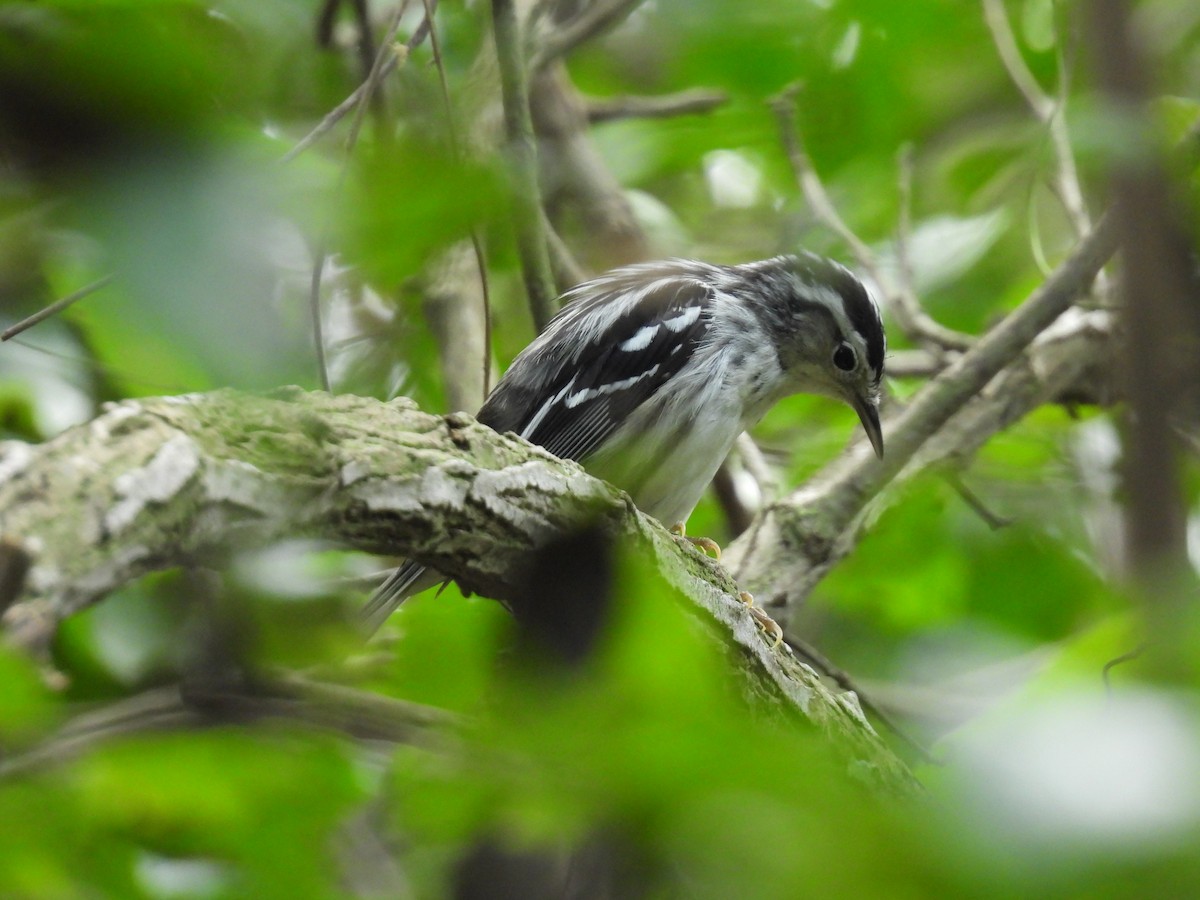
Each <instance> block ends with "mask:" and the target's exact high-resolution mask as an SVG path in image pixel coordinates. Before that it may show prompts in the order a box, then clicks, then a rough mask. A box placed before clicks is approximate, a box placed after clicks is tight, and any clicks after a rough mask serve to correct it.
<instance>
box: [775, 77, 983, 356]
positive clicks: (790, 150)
mask: <svg viewBox="0 0 1200 900" xmlns="http://www.w3.org/2000/svg"><path fill="white" fill-rule="evenodd" d="M800 90H801V86H800V85H798V84H795V85H791V86H790V87H787V88H785V89H784V90H783V91H781V92H780V93H779V94H778V95H777V96H775V97H772V98H771V100H770V101H769V103H770V106H771V110H772V111H773V112H774V113H775V117H776V119H777V120H778V122H779V135H780V140H781V141H782V142H783V147H784V151H785V152H786V153H787V157H788V161H789V162H790V163H791V166H792V171H793V173H794V174H795V177H796V181H797V183H798V184H799V186H800V190H801V192H802V193H803V194H804V198H805V200H806V201H807V202H808V205H809V207H810V208H811V209H812V211H813V214H814V215H815V216H816V217H817V218H818V219H819V220H820V221H821V222H823V223H824V224H825V226H826V227H827V228H829V229H830V230H831V231H833V232H834V233H835V234H836V235H838V237H840V238H841V239H842V240H843V241H844V242H845V244H846V246H847V247H849V248H850V252H851V253H853V254H854V258H855V259H856V260H857V261H858V265H859V266H860V267H861V268H862V270H863V271H864V272H865V273H866V274H867V276H868V277H869V278H870V279H871V280H872V281H874V282H875V284H877V285H879V288H880V290H883V291H886V292H887V294H888V300H889V301H890V304H889V305H890V306H891V308H892V311H893V312H894V313H895V314H896V320H897V322H898V323H899V324H900V327H901V328H902V329H903V330H904V332H905V333H906V334H908V335H909V336H910V337H912V338H913V339H914V340H917V341H920V342H921V343H923V344H926V345H931V346H933V347H937V348H940V349H944V350H966V349H968V348H969V347H971V346H972V345H973V344H974V343H975V340H974V338H972V337H971V336H970V335H966V334H962V333H961V332H958V331H954V330H953V329H950V328H946V327H945V326H944V325H941V324H939V323H938V322H936V321H934V320H933V319H932V318H931V317H930V316H929V315H928V314H927V313H926V312H925V311H924V310H923V309H922V308H921V304H920V302H919V301H918V300H917V297H916V295H915V294H914V293H913V291H912V286H911V279H908V278H902V279H901V284H899V285H891V284H890V280H889V279H885V278H884V275H883V270H882V268H881V267H880V265H879V260H878V259H877V258H876V256H875V253H874V252H873V251H872V250H871V248H870V247H868V246H867V245H866V243H865V242H864V241H863V240H862V239H861V238H860V237H859V236H858V235H857V234H855V233H854V232H853V231H852V230H851V229H850V227H849V226H848V225H847V224H846V223H845V221H843V219H842V217H841V216H840V215H839V214H838V211H837V208H836V207H835V206H834V205H833V201H832V200H831V199H830V198H829V194H828V193H826V191H825V185H824V184H823V183H822V182H821V179H820V177H819V176H818V175H817V172H816V170H815V169H814V168H813V164H812V160H811V159H809V156H808V153H807V152H806V151H805V149H804V144H803V142H802V141H801V139H800V134H799V129H798V127H797V123H796V96H797V94H799V92H800Z"/></svg>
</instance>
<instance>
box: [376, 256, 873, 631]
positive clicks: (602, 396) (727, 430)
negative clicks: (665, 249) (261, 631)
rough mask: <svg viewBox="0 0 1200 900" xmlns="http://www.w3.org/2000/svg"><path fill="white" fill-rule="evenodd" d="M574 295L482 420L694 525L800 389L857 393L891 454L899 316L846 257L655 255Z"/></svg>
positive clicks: (415, 570)
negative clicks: (748, 443) (749, 259)
mask: <svg viewBox="0 0 1200 900" xmlns="http://www.w3.org/2000/svg"><path fill="white" fill-rule="evenodd" d="M563 302H564V306H563V308H562V310H561V311H560V312H559V313H558V315H557V316H555V318H554V319H553V320H552V321H551V322H550V324H549V325H548V326H547V328H546V330H545V331H544V332H542V334H541V335H539V336H538V337H537V339H536V340H534V341H533V343H531V344H530V345H529V346H528V347H526V348H525V350H523V351H522V352H521V354H520V355H519V356H517V358H516V359H515V360H514V361H513V363H512V365H511V366H510V367H509V370H508V371H507V372H506V373H505V375H504V377H503V378H502V379H501V380H500V382H499V384H497V385H496V389H495V390H494V391H493V392H492V395H491V396H490V397H488V399H487V402H485V403H484V404H483V408H482V409H480V411H479V415H478V416H477V418H478V420H479V421H480V422H482V423H483V424H485V425H488V426H490V427H492V428H494V429H495V430H496V431H499V432H514V433H516V434H519V435H520V436H521V437H523V438H525V439H526V440H528V441H530V442H531V443H534V444H539V445H540V446H542V447H545V448H546V449H547V450H549V451H550V452H551V453H553V454H555V455H556V456H560V457H563V458H566V459H575V460H578V461H580V462H581V463H583V465H584V466H585V467H586V468H587V469H588V470H589V471H590V472H591V473H592V474H594V475H597V476H598V477H600V478H603V479H605V480H606V481H609V482H611V483H612V484H614V485H616V486H617V487H619V488H622V489H623V490H625V491H627V492H628V493H629V494H630V496H632V497H633V500H634V502H635V503H636V504H637V506H638V507H639V508H640V509H642V510H643V511H644V512H647V513H649V514H650V515H652V516H654V517H655V518H657V519H659V520H660V521H661V522H663V523H665V524H667V525H671V524H674V523H676V522H682V521H684V520H686V518H687V516H688V515H689V514H690V513H691V511H692V508H693V507H694V506H695V505H696V503H697V502H698V501H699V499H700V496H701V494H702V493H703V492H704V489H705V488H706V487H707V485H708V483H709V482H710V481H711V480H712V477H713V475H714V474H715V473H716V470H717V468H718V467H719V466H720V464H721V462H722V461H723V460H724V459H725V456H726V455H727V454H728V453H729V450H730V448H731V447H732V446H733V443H734V441H735V440H736V439H737V436H738V435H739V434H740V433H741V432H742V431H745V430H746V429H747V428H749V427H751V426H752V425H754V424H755V423H756V422H757V421H758V420H759V419H760V418H762V416H763V414H764V413H766V411H767V410H768V409H770V408H771V406H772V405H773V404H774V403H775V402H776V401H778V400H779V399H781V398H782V397H785V396H787V395H789V394H794V393H801V392H807V393H815V394H824V395H826V396H830V397H834V398H836V399H839V400H843V401H845V402H846V403H849V404H850V405H851V406H852V407H853V408H854V409H855V410H856V411H857V412H858V414H859V417H860V419H861V420H862V423H863V426H864V428H865V429H866V432H867V434H868V436H869V437H870V439H871V443H872V445H873V446H874V448H875V451H876V453H878V454H880V455H882V453H883V440H882V436H881V433H880V428H879V413H878V404H879V383H880V379H881V378H882V377H883V359H884V351H885V338H884V332H883V324H882V322H881V320H880V317H879V309H878V307H877V306H876V304H875V302H874V300H872V299H871V297H870V295H869V294H868V292H867V291H866V289H865V288H864V287H863V285H862V284H861V282H859V281H858V279H857V278H855V277H854V276H853V275H851V274H850V272H849V271H847V270H846V269H845V268H843V267H842V266H840V265H838V264H837V263H834V262H832V261H830V260H827V259H824V258H822V257H819V256H815V255H813V254H807V253H805V254H800V255H797V256H780V257H775V258H773V259H767V260H763V261H761V262H754V263H747V264H745V265H738V266H716V265H709V264H708V263H702V262H694V261H690V260H669V261H666V262H658V263H646V264H642V265H635V266H628V267H625V268H622V269H616V270H614V271H612V272H609V273H608V274H606V275H602V276H600V277H599V278H596V279H594V280H593V281H589V282H586V283H584V284H581V285H579V286H578V287H575V288H573V289H572V290H570V291H569V292H568V293H567V294H566V295H565V296H564V297H563ZM423 576H424V572H423V570H422V568H421V567H420V566H418V565H416V564H412V563H408V564H405V565H403V566H401V567H400V568H399V569H397V570H396V572H394V573H393V574H392V576H391V577H390V578H389V579H388V580H387V581H386V582H385V583H384V585H383V586H382V587H381V588H380V590H379V591H378V592H377V593H376V595H375V596H374V597H373V598H372V600H371V602H370V604H368V607H367V610H366V617H367V619H368V621H369V622H370V623H371V625H372V626H373V627H377V626H378V625H379V624H380V623H382V622H383V620H384V619H386V618H387V616H388V615H390V614H391V612H392V611H393V610H394V609H395V608H396V607H397V606H398V605H399V604H400V603H401V602H402V601H403V600H404V599H405V598H406V597H408V596H410V595H411V594H413V593H416V591H417V590H420V589H423V588H424V587H427V586H429V585H430V584H431V583H435V582H432V581H430V580H429V579H428V578H426V577H423ZM437 580H440V578H439V579H437Z"/></svg>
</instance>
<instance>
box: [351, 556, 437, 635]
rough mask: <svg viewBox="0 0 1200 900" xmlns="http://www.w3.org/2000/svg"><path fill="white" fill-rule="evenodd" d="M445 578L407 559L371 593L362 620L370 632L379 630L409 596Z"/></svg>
mask: <svg viewBox="0 0 1200 900" xmlns="http://www.w3.org/2000/svg"><path fill="white" fill-rule="evenodd" d="M444 580H445V579H444V578H443V577H442V576H440V575H438V574H437V573H436V572H431V571H430V570H429V569H426V568H425V567H424V566H423V565H421V564H420V563H415V562H413V561H412V560H406V561H405V562H403V563H401V564H400V565H399V566H398V567H397V568H396V569H394V570H393V571H392V574H390V575H389V576H388V577H387V579H386V580H385V581H384V582H383V584H381V585H380V586H379V588H378V590H376V591H375V593H374V594H372V595H371V599H370V600H368V601H367V605H366V606H364V607H363V611H362V620H363V623H364V624H365V625H366V627H367V631H368V633H370V634H374V633H375V632H376V631H378V630H379V626H380V625H382V624H383V623H384V622H386V621H387V618H388V616H390V615H391V614H392V613H394V612H395V611H396V610H397V609H398V608H399V606H400V604H401V603H403V602H404V601H405V600H407V599H408V598H409V597H411V596H412V595H413V594H419V593H420V592H421V591H423V590H425V589H426V588H429V587H433V586H434V585H435V584H437V583H438V582H440V581H444Z"/></svg>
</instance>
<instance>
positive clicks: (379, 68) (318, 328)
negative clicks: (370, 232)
mask: <svg viewBox="0 0 1200 900" xmlns="http://www.w3.org/2000/svg"><path fill="white" fill-rule="evenodd" d="M408 4H409V0H404V2H402V3H401V4H400V5H399V6H397V7H396V11H395V12H394V13H392V20H391V22H389V23H388V30H387V34H386V35H385V37H384V39H383V42H382V43H381V44H380V45H379V52H377V53H376V54H375V60H374V62H373V63H372V64H371V71H370V72H369V73H368V74H367V79H366V81H364V82H363V84H362V92H361V93H360V94H359V98H358V103H357V106H356V108H355V111H354V118H353V120H351V122H350V133H349V134H348V135H347V136H346V157H345V159H344V160H343V161H342V167H341V171H340V172H338V180H337V185H336V186H335V187H334V196H339V195H340V194H341V193H342V190H343V188H344V187H345V185H346V174H347V173H348V172H349V170H350V157H351V155H352V154H353V153H354V147H355V145H356V144H357V143H358V135H359V132H360V131H361V130H362V123H363V119H364V118H366V112H367V110H368V109H369V108H370V105H371V98H372V97H373V96H375V91H376V89H377V88H378V87H379V85H380V84H381V83H382V82H383V79H384V78H385V77H387V72H388V71H390V69H389V68H388V66H387V62H388V60H389V59H390V60H395V59H396V53H395V51H394V50H392V49H391V47H392V42H393V41H394V40H395V39H396V32H397V31H399V29H400V19H401V18H402V17H403V15H404V12H405V10H406V9H408ZM327 245H328V235H327V234H325V235H322V237H321V239H320V240H319V241H318V242H317V245H316V248H315V252H314V254H313V269H312V278H311V279H310V281H309V293H308V309H309V315H310V318H311V321H312V334H313V344H314V345H315V348H316V353H317V374H318V376H319V377H320V380H321V388H322V390H325V391H330V390H332V384H331V383H330V380H329V364H328V360H327V358H326V355H325V335H324V328H323V326H322V323H321V276H322V274H323V273H324V271H325V260H326V256H327Z"/></svg>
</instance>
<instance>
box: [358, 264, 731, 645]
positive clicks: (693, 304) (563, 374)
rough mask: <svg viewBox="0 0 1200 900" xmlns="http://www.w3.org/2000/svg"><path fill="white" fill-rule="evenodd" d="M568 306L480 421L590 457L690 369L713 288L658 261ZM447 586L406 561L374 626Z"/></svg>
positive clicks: (377, 606) (377, 609)
mask: <svg viewBox="0 0 1200 900" xmlns="http://www.w3.org/2000/svg"><path fill="white" fill-rule="evenodd" d="M567 299H568V301H570V302H569V303H568V305H567V306H565V307H563V310H562V312H560V313H559V315H558V316H556V317H555V319H554V320H553V321H552V322H551V323H550V326H549V327H548V328H547V329H546V331H544V332H542V334H541V335H540V336H539V337H538V338H537V339H536V340H534V342H533V343H531V344H530V345H529V346H528V347H527V348H525V350H524V351H522V352H521V354H520V355H519V356H518V357H517V358H516V359H515V360H514V361H513V364H512V365H511V366H510V367H509V369H508V371H507V372H506V373H505V375H504V377H503V378H502V379H500V382H499V384H497V385H496V389H495V390H494V391H493V392H492V394H491V396H490V397H488V400H487V402H486V403H484V405H483V407H482V408H481V409H480V411H479V415H478V416H477V417H476V418H477V419H478V420H479V421H480V422H482V423H483V424H485V425H488V426H490V427H491V428H493V429H495V430H496V431H500V432H507V431H513V432H516V433H517V434H519V435H520V436H521V437H523V438H525V439H526V440H527V441H529V442H530V443H533V444H538V445H540V446H542V447H545V448H546V449H547V450H549V451H550V452H551V453H553V454H554V455H555V456H558V457H561V458H564V459H575V460H582V459H584V458H585V457H586V456H587V455H588V454H589V453H591V452H592V451H593V450H595V449H596V448H597V447H598V446H600V444H601V443H602V442H603V441H604V440H605V438H607V437H608V436H609V435H611V434H612V433H613V432H614V431H616V429H617V428H619V427H620V426H621V423H622V422H624V421H625V420H626V418H627V417H628V416H629V415H630V413H632V412H633V411H634V410H635V409H637V407H638V406H640V405H641V404H642V403H645V402H646V401H647V400H648V399H649V398H650V397H652V396H653V395H654V393H655V392H656V391H657V390H658V389H659V388H661V387H662V386H663V384H665V383H666V382H667V381H668V380H669V379H670V378H671V377H672V376H674V375H675V374H677V373H678V372H679V370H680V369H682V368H683V367H684V365H686V364H687V361H688V360H689V359H690V358H691V356H692V354H693V353H694V352H695V350H696V347H697V346H698V345H699V343H700V341H701V340H702V339H703V338H704V336H705V334H707V332H708V329H709V325H710V309H709V307H710V304H711V302H712V289H711V288H710V287H709V286H708V285H707V284H706V283H704V282H703V281H701V280H700V279H699V278H698V277H697V275H696V273H695V272H693V271H690V270H688V269H685V268H682V267H681V266H679V265H671V264H668V265H661V264H660V267H658V268H654V267H650V266H638V267H632V268H629V269H625V270H618V272H617V273H615V274H613V275H610V276H607V277H604V278H600V279H597V280H596V281H592V282H588V283H587V284H584V285H581V286H580V287H579V288H577V289H576V290H575V291H573V292H572V294H570V295H568V298H567ZM630 300H632V301H633V302H622V301H630ZM606 313H607V314H606ZM585 321H586V322H590V323H591V325H590V327H587V328H585V327H583V325H582V324H581V323H584V322H585ZM567 336H569V339H567ZM443 580H445V579H444V578H443V577H442V576H440V575H438V574H437V573H436V572H431V571H429V570H427V569H426V568H425V567H424V566H422V565H420V564H419V563H415V562H412V561H411V560H410V561H407V562H404V563H402V564H401V565H400V567H399V568H398V569H396V570H395V571H394V572H393V573H392V574H391V575H390V576H389V577H388V579H387V581H385V582H384V583H383V585H382V586H381V587H380V588H379V590H377V591H376V592H375V594H374V595H373V596H372V597H371V599H370V601H369V602H368V603H367V606H366V607H365V609H364V610H363V613H362V616H363V619H364V620H365V622H366V623H367V626H368V628H369V629H370V630H371V631H372V632H373V631H375V630H376V629H377V628H378V627H379V626H380V625H381V624H383V622H384V620H386V619H387V617H388V616H390V615H391V614H392V613H393V612H394V611H395V610H396V608H397V607H398V606H400V604H401V603H403V602H404V601H405V600H406V599H407V598H408V597H411V596H412V595H413V594H416V593H419V592H420V591H423V590H425V589H426V588H428V587H432V586H433V585H434V584H436V583H437V582H439V581H443Z"/></svg>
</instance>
